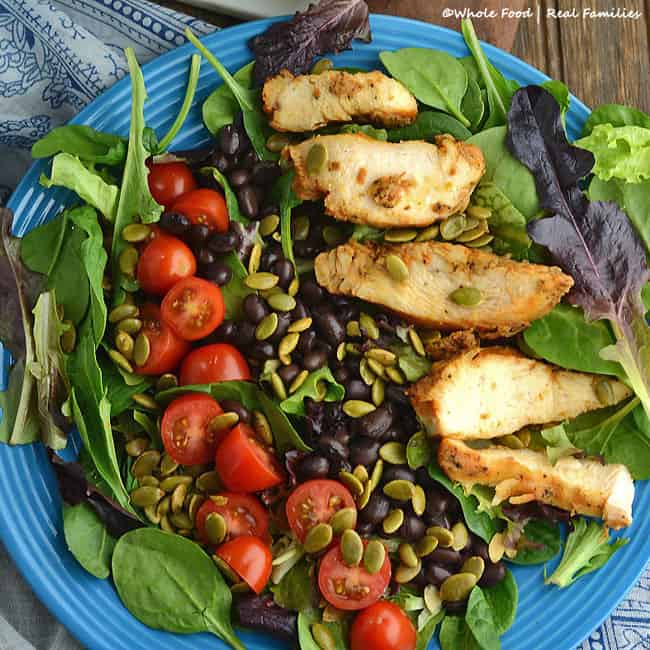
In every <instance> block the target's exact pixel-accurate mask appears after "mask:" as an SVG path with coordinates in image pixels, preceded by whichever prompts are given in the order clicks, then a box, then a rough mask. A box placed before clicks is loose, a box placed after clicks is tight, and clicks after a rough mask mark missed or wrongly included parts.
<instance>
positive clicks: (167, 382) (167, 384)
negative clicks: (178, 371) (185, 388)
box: [156, 372, 178, 392]
mask: <svg viewBox="0 0 650 650" xmlns="http://www.w3.org/2000/svg"><path fill="white" fill-rule="evenodd" d="M176 386H178V377H176V375H174V374H172V373H171V372H166V373H165V374H164V375H160V377H159V378H158V381H157V382H156V392H161V391H163V390H169V389H170V388H176Z"/></svg>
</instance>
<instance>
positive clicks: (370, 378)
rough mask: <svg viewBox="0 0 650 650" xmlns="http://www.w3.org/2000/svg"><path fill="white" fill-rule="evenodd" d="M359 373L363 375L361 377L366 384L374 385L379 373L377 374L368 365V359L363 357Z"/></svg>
mask: <svg viewBox="0 0 650 650" xmlns="http://www.w3.org/2000/svg"><path fill="white" fill-rule="evenodd" d="M359 375H361V379H362V381H363V383H364V384H365V385H366V386H372V385H373V384H374V383H375V379H377V375H375V373H374V372H373V371H372V369H371V368H370V366H369V365H368V359H361V363H360V364H359Z"/></svg>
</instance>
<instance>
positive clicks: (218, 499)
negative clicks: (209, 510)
mask: <svg viewBox="0 0 650 650" xmlns="http://www.w3.org/2000/svg"><path fill="white" fill-rule="evenodd" d="M210 501H212V503H214V504H215V505H216V506H227V505H228V497H227V496H224V495H223V494H215V495H214V496H211V497H210Z"/></svg>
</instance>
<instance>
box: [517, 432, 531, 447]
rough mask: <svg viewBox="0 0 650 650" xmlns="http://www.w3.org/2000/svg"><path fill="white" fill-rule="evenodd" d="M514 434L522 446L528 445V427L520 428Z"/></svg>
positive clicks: (529, 436) (529, 438) (529, 434)
mask: <svg viewBox="0 0 650 650" xmlns="http://www.w3.org/2000/svg"><path fill="white" fill-rule="evenodd" d="M515 435H516V436H517V438H519V440H520V441H521V444H522V445H523V446H524V447H530V442H531V440H532V435H531V433H530V429H522V430H521V431H519V432H517V433H516V434H515Z"/></svg>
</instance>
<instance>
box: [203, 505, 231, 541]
mask: <svg viewBox="0 0 650 650" xmlns="http://www.w3.org/2000/svg"><path fill="white" fill-rule="evenodd" d="M205 534H206V535H207V537H208V540H209V541H210V544H214V545H215V546H216V545H217V544H221V542H223V540H224V539H226V535H227V534H228V525H227V524H226V520H225V519H224V518H223V516H222V515H220V514H219V513H218V512H211V513H210V514H209V515H208V516H207V517H206V519H205Z"/></svg>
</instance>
